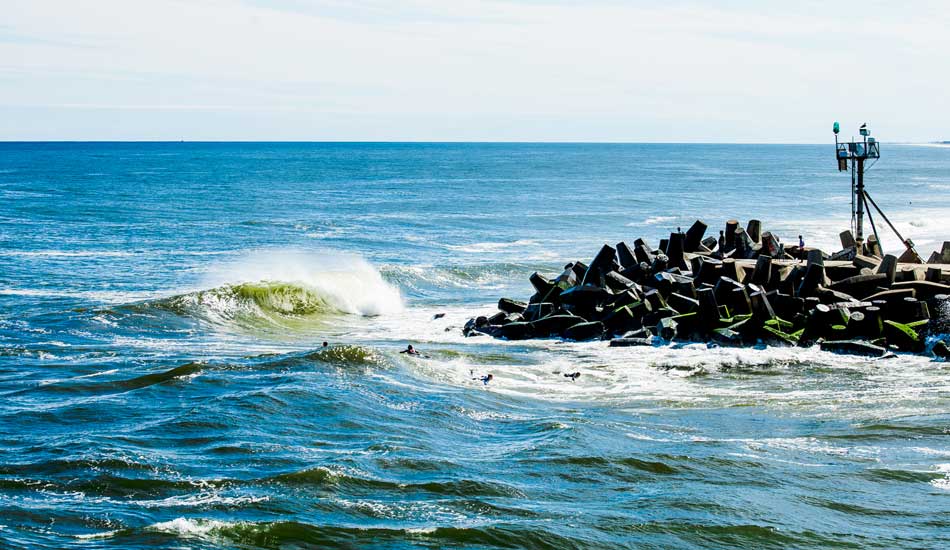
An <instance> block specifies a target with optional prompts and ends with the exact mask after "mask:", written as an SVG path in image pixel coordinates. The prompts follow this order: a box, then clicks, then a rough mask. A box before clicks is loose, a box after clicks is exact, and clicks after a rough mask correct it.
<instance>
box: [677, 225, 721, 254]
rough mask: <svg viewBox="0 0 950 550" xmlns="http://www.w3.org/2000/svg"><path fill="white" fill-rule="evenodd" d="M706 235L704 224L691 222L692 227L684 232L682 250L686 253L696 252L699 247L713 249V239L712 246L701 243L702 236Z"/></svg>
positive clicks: (714, 243)
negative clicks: (684, 237)
mask: <svg viewBox="0 0 950 550" xmlns="http://www.w3.org/2000/svg"><path fill="white" fill-rule="evenodd" d="M705 234H706V224H705V223H703V222H702V221H700V220H696V221H695V222H693V225H692V226H690V228H689V229H688V230H687V231H686V239H685V241H684V242H683V248H684V250H685V251H686V252H696V251H697V250H699V247H700V245H704V246H706V247H707V248H713V247H714V246H715V245H716V242H715V239H713V242H712V243H711V244H712V246H709V245H705V243H704V242H703V235H705Z"/></svg>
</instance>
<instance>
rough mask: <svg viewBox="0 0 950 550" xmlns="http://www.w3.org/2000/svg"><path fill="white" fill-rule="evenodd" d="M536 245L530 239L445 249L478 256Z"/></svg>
mask: <svg viewBox="0 0 950 550" xmlns="http://www.w3.org/2000/svg"><path fill="white" fill-rule="evenodd" d="M537 244H538V243H537V241H532V240H530V239H520V240H517V241H508V242H481V243H471V244H466V245H446V248H448V249H449V250H456V251H459V252H469V253H472V254H478V253H482V252H497V251H499V250H505V249H508V248H519V247H534V246H536V245H537Z"/></svg>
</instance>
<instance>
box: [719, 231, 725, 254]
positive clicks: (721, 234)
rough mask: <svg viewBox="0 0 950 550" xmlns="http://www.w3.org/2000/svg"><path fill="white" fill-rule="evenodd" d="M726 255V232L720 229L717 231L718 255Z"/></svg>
mask: <svg viewBox="0 0 950 550" xmlns="http://www.w3.org/2000/svg"><path fill="white" fill-rule="evenodd" d="M725 253H726V232H725V231H723V230H722V229H720V230H719V254H720V255H723V254H725Z"/></svg>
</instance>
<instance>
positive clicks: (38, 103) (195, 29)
mask: <svg viewBox="0 0 950 550" xmlns="http://www.w3.org/2000/svg"><path fill="white" fill-rule="evenodd" d="M711 4H712V3H692V2H673V3H664V4H662V5H657V3H648V2H620V1H617V2H609V1H602V2H586V3H577V4H575V3H568V2H538V1H534V2H531V1H522V2H516V1H502V0H460V1H456V2H439V1H435V0H412V1H409V2H398V3H395V2H383V1H379V0H371V1H362V2H342V1H314V2H305V1H303V0H296V1H293V0H291V1H288V0H284V1H278V2H266V1H264V0H245V1H243V2H240V1H238V0H204V1H188V2H185V1H176V0H166V1H162V2H158V1H156V2H144V1H129V0H125V1H119V0H91V1H86V2H68V1H60V2H55V1H49V0H30V1H17V0H14V1H13V2H12V3H10V5H8V6H6V7H5V8H4V23H3V26H0V115H2V118H0V138H5V139H14V138H56V137H62V138H74V139H75V138H129V139H136V138H145V137H149V138H162V137H167V138H169V139H177V138H178V137H187V138H195V139H198V138H204V139H422V140H428V139H432V140H439V139H449V140H451V139H527V140H547V139H551V140H619V141H626V140H639V141H644V140H685V141H720V140H724V141H730V140H742V141H754V140H769V141H816V140H820V139H824V138H825V137H826V136H825V134H826V133H827V126H829V125H830V121H831V120H832V119H834V118H836V117H840V118H841V119H842V121H843V122H846V121H852V122H854V123H857V122H860V121H863V120H865V119H867V120H871V121H873V122H874V124H875V128H876V129H877V133H878V135H881V136H882V137H883V138H885V139H888V138H890V139H933V138H939V137H946V135H945V134H943V135H942V134H941V132H944V131H945V130H944V129H945V128H947V127H948V125H950V114H947V113H946V110H945V109H943V108H942V105H941V99H942V96H943V90H944V89H945V88H946V87H947V84H948V78H950V77H948V76H947V75H946V74H945V73H946V72H947V71H946V70H944V69H945V66H946V61H945V58H946V52H947V51H950V38H948V36H947V35H946V34H945V33H944V32H943V29H944V28H945V27H946V25H947V24H948V22H950V16H948V15H950V7H944V4H943V3H941V2H911V3H904V4H901V5H900V6H896V7H895V6H890V5H888V4H885V3H880V4H873V3H869V2H863V3H861V4H860V7H858V4H851V3H848V2H841V3H835V4H828V3H809V2H806V3H798V4H795V5H789V3H784V2H783V3H779V2H759V3H752V2H723V3H720V4H718V5H716V6H711ZM848 9H855V10H856V12H857V13H850V12H848V11H847V10H848ZM110 110H111V111H115V112H114V113H112V116H113V121H114V123H115V124H114V125H112V126H109V127H108V129H107V130H105V131H106V133H107V135H101V133H102V132H103V131H104V129H103V128H102V127H99V126H98V125H95V126H97V127H94V128H90V127H89V126H90V125H89V121H90V120H95V119H94V118H92V115H91V114H90V111H99V112H100V116H102V113H101V112H102V111H110ZM176 113H177V114H176ZM159 119H160V120H159ZM846 127H847V125H846ZM56 132H59V133H65V134H68V135H57V133H56ZM166 132H171V133H169V134H168V135H166V134H165V133H166Z"/></svg>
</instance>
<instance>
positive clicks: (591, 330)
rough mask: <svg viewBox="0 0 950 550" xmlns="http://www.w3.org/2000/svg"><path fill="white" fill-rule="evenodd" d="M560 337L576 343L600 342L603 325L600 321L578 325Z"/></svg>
mask: <svg viewBox="0 0 950 550" xmlns="http://www.w3.org/2000/svg"><path fill="white" fill-rule="evenodd" d="M562 336H563V337H564V339H565V340H574V341H577V342H585V341H588V340H600V339H601V338H603V336H604V324H603V323H601V322H600V321H591V322H588V323H578V324H576V325H574V326H572V327H570V328H568V329H567V330H565V331H564V333H563V334H562Z"/></svg>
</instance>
